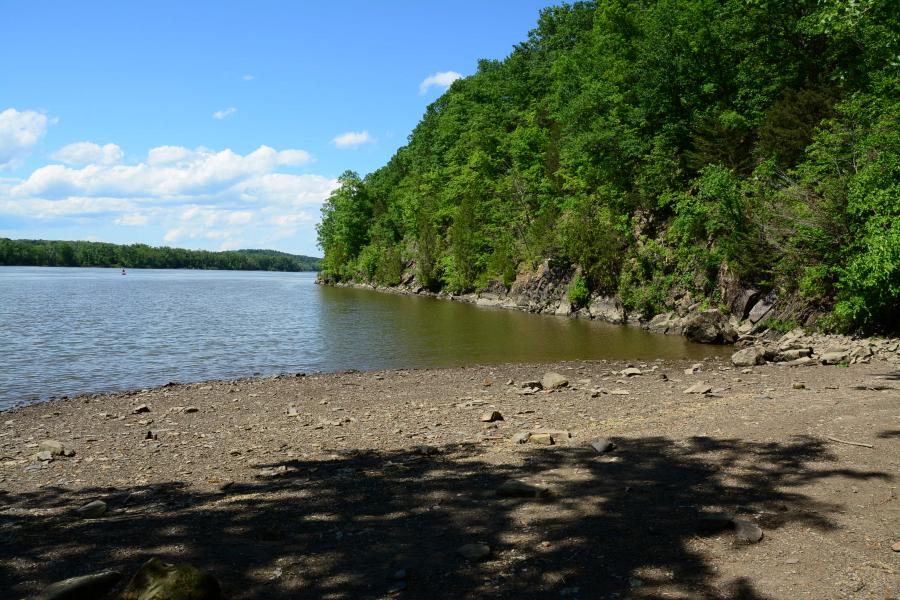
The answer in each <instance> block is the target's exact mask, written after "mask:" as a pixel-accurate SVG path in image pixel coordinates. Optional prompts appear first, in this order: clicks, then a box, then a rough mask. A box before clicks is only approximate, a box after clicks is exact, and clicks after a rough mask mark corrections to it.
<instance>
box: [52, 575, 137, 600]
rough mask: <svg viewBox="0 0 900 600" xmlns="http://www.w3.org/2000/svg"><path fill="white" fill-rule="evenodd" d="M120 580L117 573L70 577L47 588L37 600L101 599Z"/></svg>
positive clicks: (120, 577)
mask: <svg viewBox="0 0 900 600" xmlns="http://www.w3.org/2000/svg"><path fill="white" fill-rule="evenodd" d="M120 579H122V574H121V573H119V572H118V571H101V572H100V573H93V574H91V575H81V576H79V577H70V578H69V579H63V580H62V581H57V582H56V583H53V584H50V585H49V586H47V587H46V588H45V589H44V591H43V592H41V595H40V596H38V600H96V599H97V598H103V597H104V596H105V595H106V593H107V592H109V591H110V590H111V589H112V588H113V587H114V586H115V585H116V584H117V583H119V580H120Z"/></svg>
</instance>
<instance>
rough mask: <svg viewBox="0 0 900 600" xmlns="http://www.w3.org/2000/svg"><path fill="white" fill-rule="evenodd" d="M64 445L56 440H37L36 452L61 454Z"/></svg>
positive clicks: (63, 450)
mask: <svg viewBox="0 0 900 600" xmlns="http://www.w3.org/2000/svg"><path fill="white" fill-rule="evenodd" d="M65 451H66V447H65V446H63V443H62V442H60V441H58V440H41V441H40V442H38V452H49V453H50V454H52V455H53V456H62V455H63V454H64V453H65Z"/></svg>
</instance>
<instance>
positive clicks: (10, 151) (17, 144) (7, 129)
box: [0, 108, 53, 169]
mask: <svg viewBox="0 0 900 600" xmlns="http://www.w3.org/2000/svg"><path fill="white" fill-rule="evenodd" d="M52 122H53V121H51V120H50V119H49V118H47V115H44V114H41V113H39V112H35V111H33V110H26V111H21V112H20V111H18V110H16V109H14V108H7V109H6V110H4V111H3V112H0V169H12V168H15V167H18V166H19V165H20V164H21V163H22V161H23V160H24V159H25V157H27V156H28V155H29V154H31V151H32V150H33V149H34V147H35V146H36V145H37V143H38V142H39V141H40V140H41V138H42V137H44V134H45V133H46V132H47V126H48V125H49V124H50V123H52Z"/></svg>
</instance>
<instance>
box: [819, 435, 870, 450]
mask: <svg viewBox="0 0 900 600" xmlns="http://www.w3.org/2000/svg"><path fill="white" fill-rule="evenodd" d="M825 437H826V438H828V439H829V440H831V441H832V442H838V443H839V444H847V445H848V446H862V447H863V448H874V447H875V446H873V445H872V444H864V443H862V442H851V441H849V440H842V439H840V438H836V437H834V436H830V435H826V436H825Z"/></svg>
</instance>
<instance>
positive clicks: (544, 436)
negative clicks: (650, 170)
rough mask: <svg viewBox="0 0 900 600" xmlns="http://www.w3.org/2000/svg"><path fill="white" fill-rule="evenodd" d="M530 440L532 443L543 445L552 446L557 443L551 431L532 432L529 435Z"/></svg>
mask: <svg viewBox="0 0 900 600" xmlns="http://www.w3.org/2000/svg"><path fill="white" fill-rule="evenodd" d="M528 441H529V442H531V443H532V444H540V445H542V446H552V445H553V444H555V443H556V440H554V439H553V436H552V435H550V434H549V433H532V434H531V436H529V438H528Z"/></svg>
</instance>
